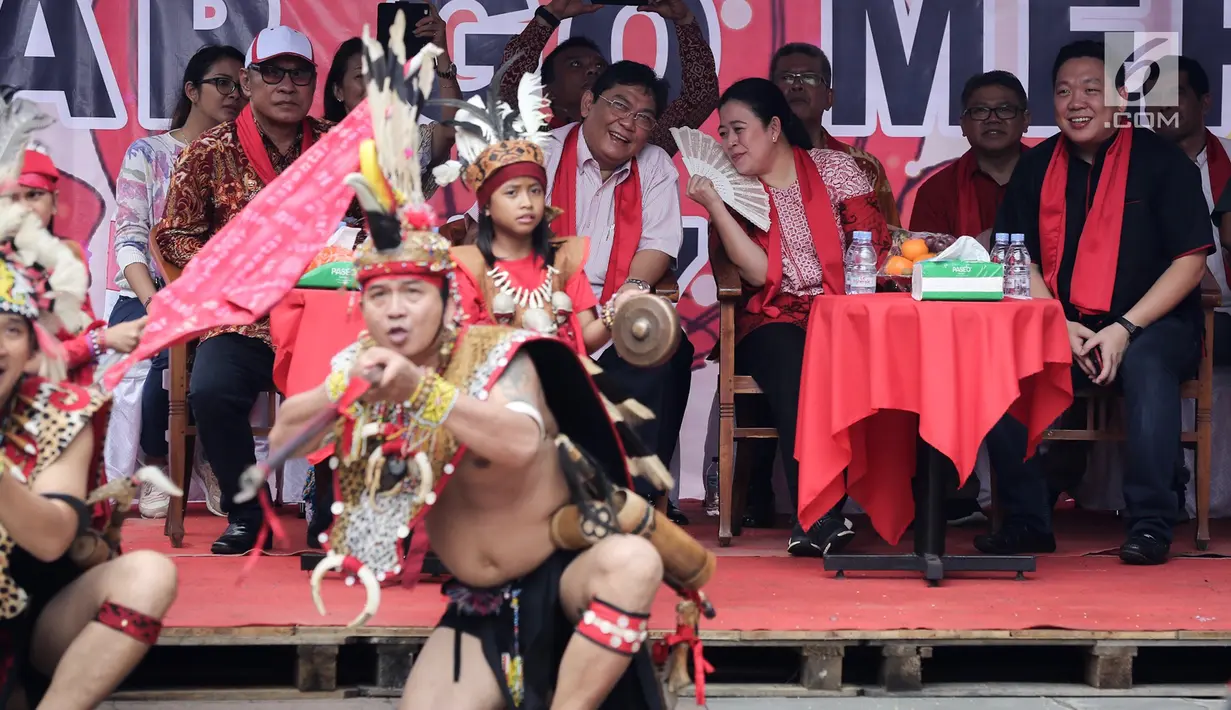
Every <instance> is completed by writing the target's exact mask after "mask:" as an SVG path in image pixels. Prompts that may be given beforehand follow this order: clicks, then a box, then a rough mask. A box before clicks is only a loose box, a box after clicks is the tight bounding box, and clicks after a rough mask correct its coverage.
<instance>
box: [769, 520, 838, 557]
mask: <svg viewBox="0 0 1231 710" xmlns="http://www.w3.org/2000/svg"><path fill="white" fill-rule="evenodd" d="M854 537H855V524H854V523H852V522H851V521H850V519H848V518H847V517H846V516H844V515H835V514H830V515H826V516H824V517H822V518H821V519H820V520H818V521H816V522H815V523H813V524H812V527H810V528H808V530H807V532H805V531H804V529H803V527H802V526H800V524H799V522H798V521H796V522H795V529H794V530H792V531H791V539H790V541H788V542H787V545H786V551H787V554H789V555H791V556H792V557H824V556H825V555H836V554H838V553H839V552H841V551H842V550H843V549H844V548H845V547H846V546H847V544H848V543H849V542H850V541H851V540H852V539H853V538H854Z"/></svg>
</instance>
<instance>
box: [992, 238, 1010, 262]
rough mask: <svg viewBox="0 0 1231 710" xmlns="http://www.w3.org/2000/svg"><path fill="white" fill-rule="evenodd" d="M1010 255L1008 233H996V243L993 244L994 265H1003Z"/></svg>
mask: <svg viewBox="0 0 1231 710" xmlns="http://www.w3.org/2000/svg"><path fill="white" fill-rule="evenodd" d="M1008 254H1009V234H1008V232H996V241H995V242H994V243H993V244H992V263H993V264H1003V263H1004V259H1005V257H1006V256H1008Z"/></svg>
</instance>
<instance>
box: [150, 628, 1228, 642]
mask: <svg viewBox="0 0 1231 710" xmlns="http://www.w3.org/2000/svg"><path fill="white" fill-rule="evenodd" d="M431 632H432V629H431V628H428V627H422V626H391V627H359V628H348V627H343V626H238V627H186V626H183V627H171V628H166V629H163V631H162V635H161V637H160V638H159V639H158V645H160V646H300V645H309V646H318V645H346V644H352V643H354V644H362V643H398V642H402V643H415V642H416V641H424V640H426V639H427V637H428V635H429V634H430V633H431ZM665 633H666V632H665V631H661V630H658V631H651V632H650V637H651V638H661V637H662V636H663V635H665ZM701 639H702V640H703V641H704V642H705V643H706V644H709V645H712V646H731V645H741V644H747V645H755V646H797V645H800V644H807V643H826V642H849V643H855V644H857V643H860V642H871V643H876V642H885V641H891V642H902V641H920V642H928V643H943V644H946V645H964V644H988V643H998V642H1009V643H1013V644H1017V643H1028V642H1036V643H1040V644H1055V645H1083V644H1090V643H1096V642H1100V641H1110V642H1133V643H1135V644H1137V645H1143V646H1148V645H1160V646H1186V645H1205V644H1213V645H1228V644H1231V631H1196V630H1193V631H1183V630H1180V631H1077V630H1066V629H1021V630H994V629H990V630H987V629H979V630H952V631H951V630H929V629H890V630H868V631H706V630H704V629H703V630H702V631H701Z"/></svg>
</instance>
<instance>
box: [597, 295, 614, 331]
mask: <svg viewBox="0 0 1231 710" xmlns="http://www.w3.org/2000/svg"><path fill="white" fill-rule="evenodd" d="M600 317H601V318H602V320H603V325H605V326H607V330H615V299H614V298H612V299H611V300H610V301H607V305H605V306H603V311H602V313H601V315H600Z"/></svg>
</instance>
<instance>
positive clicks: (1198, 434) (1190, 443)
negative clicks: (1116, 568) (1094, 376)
mask: <svg viewBox="0 0 1231 710" xmlns="http://www.w3.org/2000/svg"><path fill="white" fill-rule="evenodd" d="M1221 303H1222V294H1221V291H1220V289H1219V287H1218V282H1217V281H1215V280H1214V276H1213V274H1211V273H1210V272H1209V270H1208V269H1207V270H1206V272H1205V278H1203V279H1202V280H1201V309H1202V310H1203V311H1204V312H1205V344H1204V347H1203V348H1202V355H1201V363H1200V365H1199V366H1198V368H1197V379H1195V380H1189V381H1188V382H1185V383H1184V384H1183V385H1182V386H1181V387H1180V397H1181V398H1182V399H1185V400H1193V401H1195V403H1196V406H1197V416H1196V426H1195V427H1194V428H1193V429H1191V430H1188V431H1184V432H1183V433H1182V434H1181V435H1180V441H1182V442H1183V445H1184V448H1185V449H1188V450H1193V451H1195V452H1196V462H1195V466H1194V468H1195V469H1196V475H1197V490H1196V495H1195V496H1194V497H1195V498H1196V503H1197V532H1196V544H1197V549H1198V550H1202V551H1204V550H1206V549H1208V548H1209V546H1210V464H1211V460H1212V453H1211V447H1212V443H1213V423H1212V421H1211V417H1210V409H1211V408H1212V407H1213V405H1214V353H1213V343H1214V309H1215V308H1218V307H1219V306H1220V305H1221ZM1076 396H1077V397H1080V398H1082V399H1084V400H1086V425H1085V427H1083V428H1081V429H1048V430H1047V431H1046V432H1045V433H1044V434H1043V438H1044V439H1050V440H1052V441H1124V431H1123V429H1122V428H1121V422H1120V419H1121V418H1120V417H1119V416H1117V415H1118V413H1119V409H1120V407H1119V404H1120V402H1121V397H1119V396H1118V395H1116V394H1115V393H1114V392H1113V391H1110V390H1103V389H1102V388H1092V389H1090V390H1087V391H1084V392H1079V393H1076Z"/></svg>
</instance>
